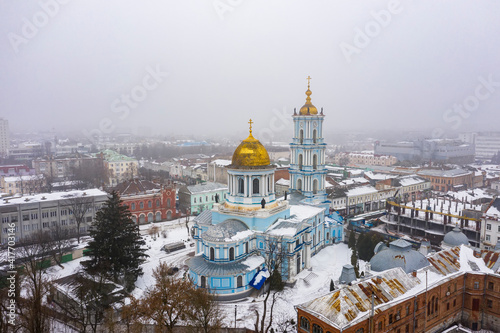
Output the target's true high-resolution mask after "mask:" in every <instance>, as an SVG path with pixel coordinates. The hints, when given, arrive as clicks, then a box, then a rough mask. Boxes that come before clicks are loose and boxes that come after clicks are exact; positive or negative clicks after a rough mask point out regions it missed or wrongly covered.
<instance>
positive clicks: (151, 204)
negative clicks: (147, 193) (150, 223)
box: [148, 200, 153, 208]
mask: <svg viewBox="0 0 500 333" xmlns="http://www.w3.org/2000/svg"><path fill="white" fill-rule="evenodd" d="M148 208H153V202H152V201H151V200H149V201H148Z"/></svg>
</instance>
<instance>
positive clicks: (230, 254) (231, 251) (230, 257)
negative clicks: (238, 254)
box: [229, 247, 234, 260]
mask: <svg viewBox="0 0 500 333" xmlns="http://www.w3.org/2000/svg"><path fill="white" fill-rule="evenodd" d="M229 260H234V247H231V248H229Z"/></svg>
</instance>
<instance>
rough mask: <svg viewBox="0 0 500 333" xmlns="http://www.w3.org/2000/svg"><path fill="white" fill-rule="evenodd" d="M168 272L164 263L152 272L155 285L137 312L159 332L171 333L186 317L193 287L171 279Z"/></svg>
mask: <svg viewBox="0 0 500 333" xmlns="http://www.w3.org/2000/svg"><path fill="white" fill-rule="evenodd" d="M169 271H171V269H170V267H169V266H168V265H167V264H166V263H161V264H160V265H159V266H158V267H157V268H156V269H155V270H154V271H153V276H154V278H155V280H156V282H155V285H154V286H153V287H152V288H149V289H148V290H147V291H146V293H145V297H144V298H142V299H141V301H140V303H139V306H138V308H137V311H138V313H140V317H141V318H143V319H145V320H149V321H152V322H154V323H155V324H156V325H157V327H158V328H159V329H160V331H162V332H163V331H164V330H166V331H167V332H170V333H172V332H173V330H174V327H175V326H176V325H177V324H178V322H179V321H180V320H181V319H184V318H185V317H186V314H187V310H188V309H189V302H190V297H189V295H190V292H191V290H192V289H193V288H194V286H193V284H192V283H191V281H189V280H184V279H175V278H173V277H172V276H170V275H169Z"/></svg>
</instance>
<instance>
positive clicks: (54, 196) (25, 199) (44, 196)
mask: <svg viewBox="0 0 500 333" xmlns="http://www.w3.org/2000/svg"><path fill="white" fill-rule="evenodd" d="M107 195H108V194H107V193H106V192H104V191H101V190H99V189H97V188H93V189H87V190H75V191H69V192H52V193H40V194H35V195H24V196H22V197H8V198H3V200H2V201H0V206H9V205H18V204H26V203H33V202H46V201H53V200H64V199H71V198H77V197H97V196H107Z"/></svg>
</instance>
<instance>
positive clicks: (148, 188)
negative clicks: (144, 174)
mask: <svg viewBox="0 0 500 333" xmlns="http://www.w3.org/2000/svg"><path fill="white" fill-rule="evenodd" d="M114 190H115V191H117V192H118V193H119V194H120V197H121V199H122V200H123V203H124V205H126V206H127V207H128V208H129V211H130V213H131V214H132V219H133V220H134V222H136V223H138V224H144V223H151V222H159V221H168V220H172V219H176V218H177V217H178V216H179V214H178V213H177V210H176V201H175V198H176V194H175V185H174V184H167V185H160V184H156V183H153V182H151V181H148V180H140V179H134V180H129V181H124V182H122V183H120V184H118V185H117V186H116V187H115V188H114Z"/></svg>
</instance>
